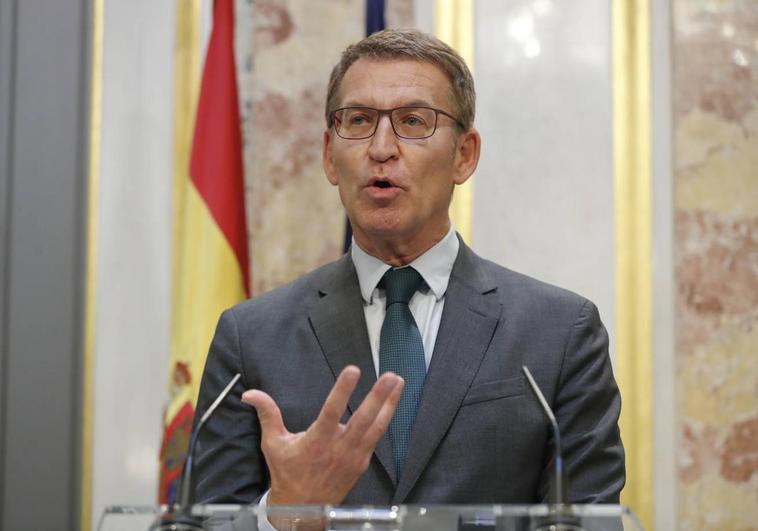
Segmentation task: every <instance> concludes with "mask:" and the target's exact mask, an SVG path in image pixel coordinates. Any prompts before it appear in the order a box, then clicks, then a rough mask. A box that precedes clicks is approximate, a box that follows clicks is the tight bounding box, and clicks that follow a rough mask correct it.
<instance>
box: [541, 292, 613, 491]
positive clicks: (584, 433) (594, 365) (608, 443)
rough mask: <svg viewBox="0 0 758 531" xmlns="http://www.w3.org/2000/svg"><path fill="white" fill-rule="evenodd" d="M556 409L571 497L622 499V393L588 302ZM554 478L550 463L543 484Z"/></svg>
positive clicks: (574, 333)
mask: <svg viewBox="0 0 758 531" xmlns="http://www.w3.org/2000/svg"><path fill="white" fill-rule="evenodd" d="M553 408H554V412H555V416H556V419H557V421H558V426H559V428H560V430H561V442H562V449H563V461H564V469H565V472H566V474H567V476H568V488H567V489H566V491H567V497H568V501H569V502H572V503H619V493H620V492H621V488H622V487H623V486H624V482H625V472H624V448H623V446H622V444H621V436H620V433H619V427H618V419H619V414H620V412H621V396H620V395H619V390H618V387H617V385H616V381H615V379H614V377H613V369H612V367H611V361H610V357H609V354H608V334H607V332H606V331H605V327H604V326H603V324H602V323H601V321H600V316H599V314H598V311H597V308H596V307H595V305H594V304H592V303H591V302H590V301H585V302H584V305H583V306H582V307H581V309H580V311H579V314H578V315H577V317H576V320H575V321H574V324H573V327H572V329H571V331H570V333H569V335H568V340H567V343H566V348H565V351H564V356H563V364H562V367H561V372H560V376H559V379H558V388H557V390H556V394H555V399H554V403H553ZM551 477H552V463H550V464H549V465H548V466H547V467H546V468H545V470H544V472H543V478H542V479H543V481H542V484H543V486H545V485H547V484H548V482H549V479H550V478H551ZM542 492H543V493H546V492H547V488H544V489H543V490H542Z"/></svg>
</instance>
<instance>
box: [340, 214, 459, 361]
mask: <svg viewBox="0 0 758 531" xmlns="http://www.w3.org/2000/svg"><path fill="white" fill-rule="evenodd" d="M459 245H460V243H459V242H458V238H457V237H456V235H455V230H453V227H452V226H451V227H450V230H449V231H448V233H447V234H446V235H445V237H444V238H442V239H441V240H440V241H439V242H437V243H436V244H435V245H434V246H433V247H432V248H430V249H429V250H428V251H426V252H425V253H424V254H422V255H421V256H419V257H418V258H416V259H415V260H414V261H413V262H411V263H410V264H408V265H410V266H411V267H413V268H414V269H415V270H416V271H418V272H419V274H420V275H421V278H423V279H424V282H423V283H422V284H421V287H419V289H418V291H416V293H415V294H414V295H413V297H411V300H410V302H409V303H408V306H409V307H410V309H411V314H413V318H414V319H415V320H416V326H418V330H419V332H420V333H421V341H422V342H423V344H424V359H425V361H426V368H427V369H428V368H429V363H430V361H431V359H432V351H433V350H434V342H435V341H436V339H437V332H438V331H439V328H440V319H441V318H442V309H443V307H444V306H445V292H446V291H447V284H448V282H449V281H450V272H451V271H452V270H453V264H454V263H455V258H456V257H457V256H458V247H459ZM350 255H351V258H352V259H353V264H355V271H356V272H357V273H358V283H359V284H360V287H361V296H362V297H363V313H364V315H365V316H366V327H367V328H368V339H369V343H370V345H371V356H372V357H373V359H374V370H375V371H376V374H377V375H378V374H379V335H380V332H381V330H382V323H383V322H384V314H385V312H386V301H387V298H386V296H385V294H384V289H383V288H380V287H379V281H380V280H381V279H382V277H383V276H384V274H385V273H386V272H387V270H388V269H390V268H391V267H392V266H390V265H388V264H385V263H384V262H382V261H381V260H379V259H378V258H376V257H374V256H371V255H370V254H368V253H366V252H365V251H364V250H363V249H361V248H360V247H359V246H358V245H357V244H356V243H355V239H353V245H352V247H351V249H350Z"/></svg>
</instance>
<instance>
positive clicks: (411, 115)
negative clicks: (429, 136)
mask: <svg viewBox="0 0 758 531" xmlns="http://www.w3.org/2000/svg"><path fill="white" fill-rule="evenodd" d="M398 118H399V119H398V122H397V123H400V124H401V125H403V126H404V127H411V128H414V129H415V128H421V127H426V125H427V120H426V119H424V117H423V116H422V115H421V113H419V112H418V111H417V110H416V109H405V110H404V112H403V113H402V114H400V116H399V117H398Z"/></svg>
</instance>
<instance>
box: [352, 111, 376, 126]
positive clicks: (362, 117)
mask: <svg viewBox="0 0 758 531" xmlns="http://www.w3.org/2000/svg"><path fill="white" fill-rule="evenodd" d="M370 123H372V119H371V116H369V115H368V114H366V113H363V112H352V113H350V114H348V116H347V124H348V125H350V126H361V125H366V124H370Z"/></svg>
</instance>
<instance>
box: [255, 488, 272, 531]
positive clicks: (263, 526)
mask: <svg viewBox="0 0 758 531" xmlns="http://www.w3.org/2000/svg"><path fill="white" fill-rule="evenodd" d="M269 492H271V489H269V490H267V491H266V492H265V493H264V494H263V496H261V499H260V501H259V502H258V507H260V508H262V509H264V510H265V509H266V508H267V507H268V493H269ZM258 531H276V529H275V528H274V526H273V525H271V522H269V520H268V516H266V517H264V518H258Z"/></svg>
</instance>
